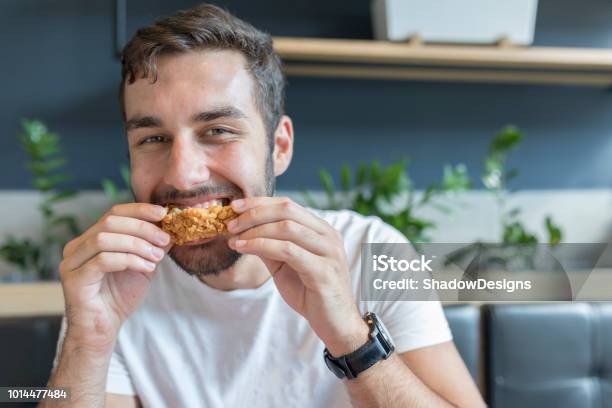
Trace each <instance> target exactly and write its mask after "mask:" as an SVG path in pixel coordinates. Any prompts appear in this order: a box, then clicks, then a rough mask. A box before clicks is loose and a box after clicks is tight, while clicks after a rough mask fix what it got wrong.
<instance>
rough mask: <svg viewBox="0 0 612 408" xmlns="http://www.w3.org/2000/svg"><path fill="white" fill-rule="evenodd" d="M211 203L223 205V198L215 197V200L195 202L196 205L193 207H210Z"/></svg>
mask: <svg viewBox="0 0 612 408" xmlns="http://www.w3.org/2000/svg"><path fill="white" fill-rule="evenodd" d="M211 205H223V200H222V199H217V198H215V199H213V200H208V201H205V202H203V203H197V204H194V205H192V207H194V208H208V207H210V206H211Z"/></svg>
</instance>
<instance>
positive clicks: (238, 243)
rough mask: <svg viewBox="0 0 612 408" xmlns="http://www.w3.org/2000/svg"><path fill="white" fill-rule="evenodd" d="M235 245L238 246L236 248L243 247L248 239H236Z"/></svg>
mask: <svg viewBox="0 0 612 408" xmlns="http://www.w3.org/2000/svg"><path fill="white" fill-rule="evenodd" d="M234 245H235V246H236V248H239V247H243V246H245V245H246V240H244V239H237V240H236V241H234Z"/></svg>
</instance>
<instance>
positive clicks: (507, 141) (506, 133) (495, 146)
mask: <svg viewBox="0 0 612 408" xmlns="http://www.w3.org/2000/svg"><path fill="white" fill-rule="evenodd" d="M523 138H524V136H523V133H522V132H521V131H520V130H519V129H518V128H516V127H515V126H512V125H508V126H506V127H504V128H503V129H502V130H501V131H499V132H498V133H497V135H495V138H494V139H493V141H492V142H491V144H490V145H489V151H491V152H493V153H502V154H505V153H507V152H508V151H509V150H511V149H513V148H515V147H516V146H517V145H518V144H519V143H520V142H521V141H522V140H523Z"/></svg>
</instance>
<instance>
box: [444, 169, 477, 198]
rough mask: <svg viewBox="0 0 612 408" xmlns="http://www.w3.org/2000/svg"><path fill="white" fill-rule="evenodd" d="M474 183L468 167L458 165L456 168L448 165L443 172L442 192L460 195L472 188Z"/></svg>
mask: <svg viewBox="0 0 612 408" xmlns="http://www.w3.org/2000/svg"><path fill="white" fill-rule="evenodd" d="M471 185H472V182H471V181H470V177H469V176H468V172H467V167H466V166H465V165H464V164H457V165H456V166H455V167H453V166H451V165H449V164H447V165H445V166H444V168H443V170H442V190H443V191H445V192H452V193H459V192H463V191H467V190H469V189H470V188H471Z"/></svg>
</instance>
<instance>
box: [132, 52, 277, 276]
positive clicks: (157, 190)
mask: <svg viewBox="0 0 612 408" xmlns="http://www.w3.org/2000/svg"><path fill="white" fill-rule="evenodd" d="M157 72H158V77H157V81H156V82H155V83H153V84H152V83H151V81H150V79H139V80H137V81H136V82H134V83H133V84H131V85H126V87H125V112H126V120H127V121H126V129H127V134H128V144H129V151H130V161H131V170H132V189H133V193H134V196H135V198H136V201H138V202H151V203H154V204H159V205H165V204H167V203H175V204H177V205H178V206H180V207H197V206H207V205H210V204H211V203H218V202H219V201H220V202H221V203H222V204H229V202H230V201H231V200H233V199H235V198H240V197H248V196H262V195H271V194H272V192H273V189H274V174H273V173H274V171H273V167H274V166H273V163H272V155H271V152H269V147H268V146H269V144H268V142H267V138H266V129H265V126H264V122H263V120H262V117H261V114H260V112H259V110H258V109H257V107H256V104H255V98H254V95H253V79H252V76H251V75H250V74H249V72H248V71H247V70H246V68H245V60H244V57H243V56H242V54H240V53H238V52H235V51H226V50H224V51H197V52H189V53H185V54H180V55H172V56H163V57H160V58H158V60H157ZM211 200H212V201H211ZM215 200H217V201H215ZM226 241H227V238H225V237H222V236H218V237H217V238H214V239H212V240H208V241H205V242H200V243H196V244H193V245H185V246H180V247H173V248H172V250H171V252H170V256H171V257H172V259H174V261H175V262H176V263H177V264H178V265H179V266H181V267H182V268H183V269H184V270H185V271H187V272H188V273H190V274H197V275H200V276H203V275H206V274H211V273H219V272H220V271H222V270H225V269H227V268H229V267H230V266H232V265H233V264H234V263H235V262H236V261H237V260H238V258H239V256H240V255H239V254H238V253H237V252H235V251H233V250H231V249H230V248H229V247H228V246H227V242H226Z"/></svg>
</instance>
